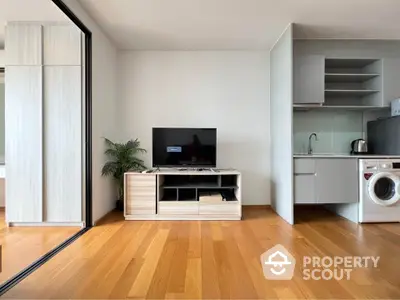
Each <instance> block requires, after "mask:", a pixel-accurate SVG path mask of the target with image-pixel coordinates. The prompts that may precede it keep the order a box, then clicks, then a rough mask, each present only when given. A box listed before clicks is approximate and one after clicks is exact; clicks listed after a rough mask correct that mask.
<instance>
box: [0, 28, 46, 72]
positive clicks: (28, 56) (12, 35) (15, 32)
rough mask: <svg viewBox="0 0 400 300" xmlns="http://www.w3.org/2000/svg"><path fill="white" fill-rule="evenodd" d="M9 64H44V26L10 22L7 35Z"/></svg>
mask: <svg viewBox="0 0 400 300" xmlns="http://www.w3.org/2000/svg"><path fill="white" fill-rule="evenodd" d="M5 40H6V43H5V49H6V65H7V66H40V65H41V64H42V26H41V25H38V24H21V23H20V22H18V23H9V24H7V27H6V37H5Z"/></svg>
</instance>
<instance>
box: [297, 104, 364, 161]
mask: <svg viewBox="0 0 400 300" xmlns="http://www.w3.org/2000/svg"><path fill="white" fill-rule="evenodd" d="M293 127H294V128H293V133H294V137H293V148H294V149H293V150H294V153H307V151H308V137H309V136H310V134H311V133H313V132H315V133H316V134H317V135H318V141H317V142H315V140H314V138H313V141H312V145H313V151H314V153H337V154H339V153H340V154H341V153H346V154H348V153H350V150H351V149H350V144H351V141H353V140H355V139H359V138H363V113H362V112H359V111H322V110H313V111H295V112H294V113H293Z"/></svg>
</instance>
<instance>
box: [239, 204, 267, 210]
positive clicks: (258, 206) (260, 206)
mask: <svg viewBox="0 0 400 300" xmlns="http://www.w3.org/2000/svg"><path fill="white" fill-rule="evenodd" d="M243 208H247V209H248V208H254V209H265V208H271V205H270V204H263V205H243Z"/></svg>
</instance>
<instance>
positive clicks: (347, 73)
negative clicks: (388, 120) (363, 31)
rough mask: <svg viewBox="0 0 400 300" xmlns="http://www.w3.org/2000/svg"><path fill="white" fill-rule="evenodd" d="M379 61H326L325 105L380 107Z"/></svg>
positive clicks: (344, 59)
mask: <svg viewBox="0 0 400 300" xmlns="http://www.w3.org/2000/svg"><path fill="white" fill-rule="evenodd" d="M381 74H382V62H381V60H379V59H364V58H361V59H354V58H325V78H324V82H325V89H324V98H325V100H324V105H327V106H337V107H340V106H361V107H364V106H365V107H370V106H381V105H382V93H381V91H382V77H381Z"/></svg>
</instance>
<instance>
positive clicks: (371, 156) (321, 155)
mask: <svg viewBox="0 0 400 300" xmlns="http://www.w3.org/2000/svg"><path fill="white" fill-rule="evenodd" d="M293 158H357V159H362V158H365V159H374V158H400V155H374V154H365V155H351V154H346V153H343V154H340V153H339V154H334V153H332V154H331V153H316V154H311V155H309V154H294V155H293Z"/></svg>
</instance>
